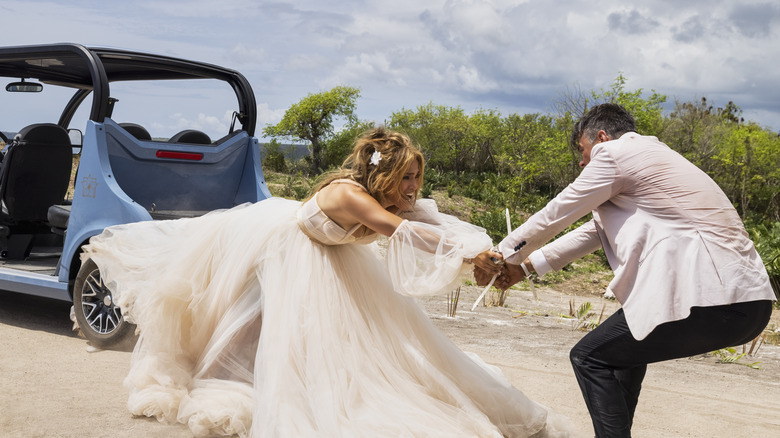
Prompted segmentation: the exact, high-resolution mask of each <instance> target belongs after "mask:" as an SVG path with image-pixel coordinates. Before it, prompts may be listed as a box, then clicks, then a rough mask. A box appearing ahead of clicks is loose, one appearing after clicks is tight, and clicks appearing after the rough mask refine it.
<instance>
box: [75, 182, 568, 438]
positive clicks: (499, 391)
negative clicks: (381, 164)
mask: <svg viewBox="0 0 780 438" xmlns="http://www.w3.org/2000/svg"><path fill="white" fill-rule="evenodd" d="M339 182H345V181H341V180H339ZM353 184H354V183H353ZM415 210H416V211H415V212H414V213H411V214H409V215H408V216H407V219H408V220H405V221H404V222H403V223H402V225H401V226H399V227H398V229H397V231H396V232H395V234H394V235H393V236H392V237H390V238H389V239H388V241H387V242H388V244H387V246H386V248H383V250H382V251H379V250H378V245H376V244H370V243H371V240H373V239H372V238H371V237H369V238H365V237H364V238H360V237H356V236H355V234H356V233H355V231H356V229H352V230H344V229H342V228H341V227H339V226H338V225H337V224H336V223H334V222H333V221H331V220H330V219H329V218H328V217H327V216H325V215H324V213H323V212H322V211H321V210H320V209H319V207H318V205H317V198H316V195H315V197H314V198H312V199H310V200H309V201H308V202H306V203H303V204H301V203H300V202H296V201H290V200H285V199H280V198H273V199H269V200H265V201H262V202H259V203H256V204H246V205H241V206H238V207H235V208H232V209H230V210H224V211H218V212H213V213H210V214H207V215H205V216H202V217H199V218H193V219H180V220H175V221H155V222H152V221H150V222H142V223H135V224H129V225H121V226H116V227H112V228H108V229H106V230H105V232H104V233H103V234H101V235H100V236H97V237H96V238H93V239H92V240H91V242H90V245H89V246H88V247H87V248H86V252H85V254H84V257H91V258H92V259H93V260H94V261H95V262H96V263H97V265H98V266H99V268H100V271H101V274H102V276H103V278H104V280H105V281H106V282H107V284H108V285H109V287H110V288H111V290H112V291H113V293H114V298H115V300H116V302H117V303H118V304H119V305H120V306H121V308H122V309H123V311H124V314H125V315H126V317H127V318H128V319H129V320H131V321H133V322H135V323H136V324H137V325H138V327H139V330H140V338H139V340H138V344H137V345H136V348H135V351H134V352H133V355H132V359H131V360H132V363H131V370H130V373H129V375H128V376H127V379H126V381H125V384H126V386H127V387H128V388H129V389H130V398H129V401H128V406H129V409H130V410H131V411H132V413H133V414H136V415H145V416H150V417H151V416H154V417H157V418H158V419H160V420H166V421H170V422H176V421H178V422H181V423H185V424H188V425H189V427H190V429H191V430H192V432H193V433H194V434H195V435H198V436H214V435H231V434H238V435H240V436H253V437H272V438H277V437H469V438H473V437H502V436H506V437H527V436H568V432H567V430H568V426H567V422H566V420H565V419H562V418H560V417H559V416H557V415H555V414H552V413H548V410H547V409H546V408H544V407H543V406H541V405H539V404H537V403H535V402H533V401H531V400H529V399H528V398H527V397H525V395H524V394H523V393H522V392H521V391H519V390H517V389H515V388H513V387H512V386H511V385H510V384H509V383H508V381H507V380H506V379H505V378H504V377H503V376H502V375H501V373H500V371H498V369H497V368H495V367H491V366H489V365H487V364H485V363H484V362H482V361H480V360H479V358H476V357H472V356H470V355H467V354H466V353H464V352H463V351H461V350H460V349H459V348H458V347H456V346H455V345H454V344H453V343H452V342H451V341H450V340H449V339H448V338H447V337H446V336H444V335H443V334H442V333H441V332H439V330H437V329H436V328H435V327H434V326H433V325H432V324H431V322H430V321H429V319H428V318H427V317H426V315H425V313H424V312H423V310H421V308H420V307H419V306H418V304H417V303H416V302H415V300H414V298H413V297H411V295H419V294H431V293H438V292H444V293H446V291H447V290H449V289H448V288H449V287H450V286H451V285H452V284H453V282H454V281H458V279H459V274H460V272H461V270H462V265H463V258H464V257H473V256H475V255H476V254H478V253H479V252H481V251H483V250H485V249H487V248H489V247H490V245H491V242H490V239H489V238H488V237H487V236H486V235H485V234H484V232H483V230H481V229H479V228H477V227H474V226H472V225H470V224H467V223H463V222H459V221H458V220H457V219H455V218H453V217H451V216H447V215H442V214H439V213H438V212H436V208H435V204H433V202H432V201H428V200H420V201H418V203H417V206H416V208H415ZM423 221H424V222H427V223H424V222H423ZM553 418H555V420H554V421H553ZM559 420H560V421H559Z"/></svg>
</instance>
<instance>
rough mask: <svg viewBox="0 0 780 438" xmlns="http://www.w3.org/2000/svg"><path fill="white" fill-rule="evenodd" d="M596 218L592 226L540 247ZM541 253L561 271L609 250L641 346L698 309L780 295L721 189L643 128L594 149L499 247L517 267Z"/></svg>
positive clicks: (613, 285)
mask: <svg viewBox="0 0 780 438" xmlns="http://www.w3.org/2000/svg"><path fill="white" fill-rule="evenodd" d="M590 212H592V213H593V220H591V221H589V222H587V223H586V224H584V225H582V226H581V227H579V228H577V229H576V230H574V231H571V232H569V233H567V234H565V235H564V236H563V237H561V238H559V239H557V240H555V241H553V242H552V243H550V244H548V245H546V246H544V247H543V248H541V247H542V245H544V244H545V243H547V242H548V241H549V240H550V239H552V238H553V237H554V236H555V235H557V234H558V233H560V232H561V231H563V230H564V229H565V228H566V227H568V226H569V225H571V224H573V223H574V222H575V221H577V220H578V219H580V218H581V217H583V216H585V215H587V214H588V213H590ZM523 241H524V242H526V243H525V245H523V246H522V247H521V248H519V250H517V251H516V249H515V248H516V247H517V246H518V244H519V243H521V242H523ZM537 248H541V253H542V254H543V256H544V259H546V261H547V263H548V264H549V266H550V267H552V268H553V269H555V270H558V269H561V268H562V267H564V266H565V265H566V264H568V263H569V262H571V261H573V260H575V259H577V258H579V257H582V256H584V255H586V254H588V253H591V252H593V251H595V250H596V249H598V248H604V252H605V253H606V256H607V259H608V261H609V264H610V266H611V267H612V270H613V271H614V273H615V277H614V279H613V280H612V281H611V282H610V284H609V288H608V289H609V290H610V291H612V293H614V294H615V297H616V298H617V300H618V301H620V303H621V304H622V306H623V311H624V312H625V315H626V321H627V322H628V326H629V329H630V330H631V333H632V335H633V336H634V337H635V338H636V339H638V340H641V339H644V338H645V337H646V336H647V335H648V334H649V333H650V332H651V331H652V330H653V329H654V328H655V327H656V326H657V325H659V324H662V323H664V322H669V321H676V320H680V319H684V318H686V317H687V316H688V315H689V314H690V309H691V307H694V306H716V305H721V304H730V303H737V302H745V301H754V300H774V299H775V296H774V293H773V292H772V288H771V286H770V284H769V277H768V276H767V273H766V269H765V268H764V264H763V262H762V261H761V258H760V257H759V255H758V253H757V252H756V249H755V247H754V246H753V242H752V241H751V240H750V238H749V237H748V235H747V232H746V231H745V228H744V226H743V224H742V221H741V220H740V218H739V215H738V214H737V212H736V210H735V209H734V207H733V206H732V205H731V203H730V202H729V200H728V198H727V197H726V195H725V194H724V193H723V191H722V190H721V189H720V187H718V185H717V184H715V182H714V181H713V180H712V179H711V178H710V177H709V176H707V175H706V174H705V173H704V172H702V171H701V170H700V169H699V168H697V167H696V166H694V165H693V164H692V163H690V162H689V161H688V160H686V159H685V158H683V157H682V156H681V155H680V154H678V153H677V152H675V151H673V150H672V149H670V148H669V147H668V146H666V145H665V144H663V143H661V142H660V141H658V139H657V138H655V137H648V136H641V135H639V134H637V133H634V132H629V133H626V134H624V135H623V136H621V137H620V138H619V139H617V140H613V141H608V142H604V143H599V144H597V145H595V146H594V147H593V150H592V151H591V161H590V163H589V164H588V165H587V166H586V167H585V169H583V171H582V173H581V174H580V176H579V177H578V178H577V179H576V180H575V181H574V182H573V183H571V184H570V185H569V186H568V187H567V188H566V189H564V190H563V191H562V192H561V193H560V194H559V195H558V196H557V197H556V198H555V199H553V200H552V201H550V203H548V204H547V206H545V207H544V208H543V209H542V210H540V211H539V212H537V213H536V214H534V215H533V216H531V217H530V218H529V219H528V221H526V222H525V223H524V224H523V225H521V226H520V227H518V228H517V229H515V230H514V231H513V232H512V233H510V234H509V236H507V237H506V238H505V239H504V240H503V241H502V242H501V244H500V245H499V249H500V251H501V253H502V254H504V257H505V258H507V260H508V262H510V263H516V264H517V263H520V262H521V261H523V260H525V258H526V257H528V255H529V254H530V253H531V252H532V251H534V250H536V249H537Z"/></svg>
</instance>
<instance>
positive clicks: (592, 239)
mask: <svg viewBox="0 0 780 438" xmlns="http://www.w3.org/2000/svg"><path fill="white" fill-rule="evenodd" d="M599 248H601V238H599V234H598V231H597V230H596V222H595V221H594V220H593V219H591V220H590V221H588V222H586V223H585V224H583V225H581V226H580V227H578V228H577V229H576V230H574V231H571V232H568V233H566V234H564V235H563V236H561V237H560V238H558V239H555V240H554V241H552V242H550V243H548V244H547V245H545V246H544V247H542V249H541V251H542V254H544V258H545V259H546V260H547V263H548V264H549V265H550V267H551V268H552V269H553V270H556V271H559V270H561V269H562V268H563V267H564V266H566V265H568V264H569V263H571V262H572V261H574V260H577V259H579V258H581V257H584V256H586V255H588V254H590V253H592V252H593V251H596V250H597V249H599Z"/></svg>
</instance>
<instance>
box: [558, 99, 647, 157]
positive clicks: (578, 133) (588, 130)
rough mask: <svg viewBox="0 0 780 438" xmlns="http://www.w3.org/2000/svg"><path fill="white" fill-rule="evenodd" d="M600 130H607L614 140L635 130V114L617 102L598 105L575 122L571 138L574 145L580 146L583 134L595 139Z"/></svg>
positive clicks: (575, 146)
mask: <svg viewBox="0 0 780 438" xmlns="http://www.w3.org/2000/svg"><path fill="white" fill-rule="evenodd" d="M599 131H604V132H606V133H607V135H608V136H609V138H611V139H613V140H614V139H616V138H619V137H620V136H621V135H623V134H625V133H626V132H632V131H633V132H635V131H636V123H635V122H634V116H632V115H631V113H629V112H628V111H626V109H625V108H623V107H622V106H620V105H618V104H616V103H602V104H601V105H596V106H594V107H593V108H591V109H590V111H588V112H587V113H585V115H584V116H582V117H581V118H580V120H578V121H577V123H575V124H574V128H573V129H572V131H571V139H570V142H571V145H572V147H574V148H575V149H577V148H578V146H579V144H578V143H579V141H580V138H581V137H582V136H583V135H584V136H586V137H585V138H587V139H589V140H591V141H593V140H595V139H596V134H598V132H599Z"/></svg>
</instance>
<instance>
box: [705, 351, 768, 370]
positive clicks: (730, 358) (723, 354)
mask: <svg viewBox="0 0 780 438" xmlns="http://www.w3.org/2000/svg"><path fill="white" fill-rule="evenodd" d="M712 354H713V355H714V356H715V357H717V358H718V363H733V364H737V365H744V366H746V367H750V368H753V369H757V370H758V369H761V362H751V363H745V362H740V359H742V358H743V357H744V356H745V355H746V354H747V353H737V350H736V349H735V348H734V347H729V348H722V349H720V350H717V351H713V352H712Z"/></svg>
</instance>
